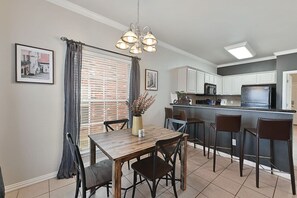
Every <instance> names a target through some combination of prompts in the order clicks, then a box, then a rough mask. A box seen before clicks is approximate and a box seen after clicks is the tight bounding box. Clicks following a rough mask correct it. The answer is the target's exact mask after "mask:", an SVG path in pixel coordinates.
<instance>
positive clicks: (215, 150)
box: [212, 131, 218, 172]
mask: <svg viewBox="0 0 297 198" xmlns="http://www.w3.org/2000/svg"><path fill="white" fill-rule="evenodd" d="M217 136H218V132H217V131H215V140H214V146H213V168H212V170H213V172H216V154H217Z"/></svg>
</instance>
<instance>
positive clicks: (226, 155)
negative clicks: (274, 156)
mask: <svg viewBox="0 0 297 198" xmlns="http://www.w3.org/2000/svg"><path fill="white" fill-rule="evenodd" d="M188 145H191V146H193V147H194V143H192V142H188ZM196 148H199V149H201V150H203V146H201V145H199V144H196ZM205 149H207V147H206V148H205ZM209 152H211V153H213V149H210V150H209ZM218 152H219V154H220V156H222V157H227V158H231V155H230V154H227V153H224V152H222V151H218ZM233 158H234V156H233ZM235 159H239V158H238V157H236V156H235ZM244 164H245V165H248V166H251V167H254V168H255V167H256V163H255V162H252V161H249V160H246V159H244ZM260 167H261V168H262V169H264V170H265V171H269V172H270V167H268V166H265V165H260ZM273 170H274V171H273V174H275V175H277V176H280V177H283V178H286V179H290V178H291V176H290V174H289V173H285V172H282V171H280V170H278V169H273Z"/></svg>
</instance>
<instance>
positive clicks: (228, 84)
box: [223, 76, 233, 95]
mask: <svg viewBox="0 0 297 198" xmlns="http://www.w3.org/2000/svg"><path fill="white" fill-rule="evenodd" d="M232 78H233V76H223V95H232Z"/></svg>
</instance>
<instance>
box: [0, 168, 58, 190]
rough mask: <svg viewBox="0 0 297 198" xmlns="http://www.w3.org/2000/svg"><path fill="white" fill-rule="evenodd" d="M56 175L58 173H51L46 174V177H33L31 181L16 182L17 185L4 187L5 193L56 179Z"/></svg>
mask: <svg viewBox="0 0 297 198" xmlns="http://www.w3.org/2000/svg"><path fill="white" fill-rule="evenodd" d="M57 173H58V172H53V173H49V174H46V175H42V176H39V177H35V178H32V179H28V180H25V181H22V182H18V183H15V184H11V185H8V186H5V192H10V191H14V190H18V189H20V188H24V187H27V186H30V185H32V184H36V183H39V182H43V181H45V180H48V179H52V178H55V177H57Z"/></svg>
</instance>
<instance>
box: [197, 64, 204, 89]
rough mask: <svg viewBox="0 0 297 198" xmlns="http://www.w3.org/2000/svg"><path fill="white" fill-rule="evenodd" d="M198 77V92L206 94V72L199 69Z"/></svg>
mask: <svg viewBox="0 0 297 198" xmlns="http://www.w3.org/2000/svg"><path fill="white" fill-rule="evenodd" d="M196 77H197V81H196V82H197V84H196V93H197V94H204V83H205V79H204V72H202V71H198V70H197V71H196Z"/></svg>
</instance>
